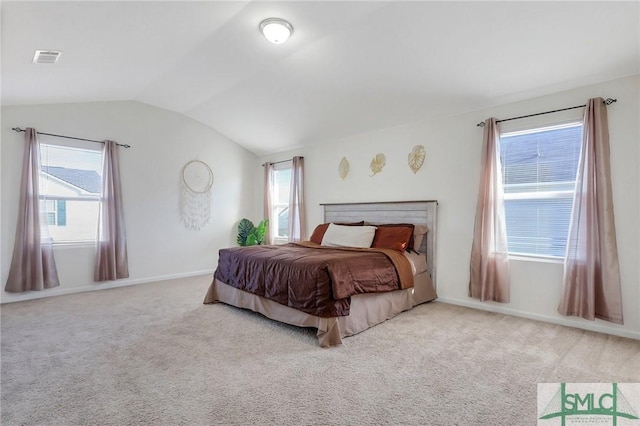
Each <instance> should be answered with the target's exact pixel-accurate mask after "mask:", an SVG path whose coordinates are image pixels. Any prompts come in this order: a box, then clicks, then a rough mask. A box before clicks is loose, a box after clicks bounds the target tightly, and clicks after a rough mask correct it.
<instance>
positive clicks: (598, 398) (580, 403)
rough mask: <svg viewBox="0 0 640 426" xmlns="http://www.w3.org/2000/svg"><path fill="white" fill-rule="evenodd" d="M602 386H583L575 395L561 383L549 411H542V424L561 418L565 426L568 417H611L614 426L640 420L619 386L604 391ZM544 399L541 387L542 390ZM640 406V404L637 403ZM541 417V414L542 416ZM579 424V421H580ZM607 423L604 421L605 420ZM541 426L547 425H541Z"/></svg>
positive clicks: (580, 385) (578, 387)
mask: <svg viewBox="0 0 640 426" xmlns="http://www.w3.org/2000/svg"><path fill="white" fill-rule="evenodd" d="M603 385H606V386H608V385H609V384H602V383H590V384H587V383H582V384H576V385H575V386H573V390H572V391H571V392H568V391H567V384H566V383H560V387H559V388H558V391H557V392H556V393H555V394H554V395H553V397H552V398H551V400H550V401H549V403H548V404H547V406H546V408H545V409H544V410H543V411H542V415H541V416H540V417H539V419H540V420H548V419H553V418H560V420H561V425H562V426H565V424H566V419H567V417H571V416H581V417H582V419H585V420H586V418H587V417H589V416H607V417H610V419H607V420H610V421H611V422H612V423H610V424H612V425H613V426H616V425H617V424H618V418H620V417H621V418H625V419H631V420H638V419H639V418H638V414H637V413H636V411H634V409H633V407H632V404H631V403H630V402H629V401H628V400H627V398H626V397H625V396H624V394H623V393H622V392H621V391H620V388H619V387H618V384H617V383H611V388H610V389H611V390H610V391H609V388H607V389H606V390H603ZM538 395H540V387H538ZM634 403H635V404H634V405H637V401H634ZM539 414H540V413H539ZM576 420H578V419H577V418H576ZM603 420H604V419H603ZM539 424H544V423H543V422H539Z"/></svg>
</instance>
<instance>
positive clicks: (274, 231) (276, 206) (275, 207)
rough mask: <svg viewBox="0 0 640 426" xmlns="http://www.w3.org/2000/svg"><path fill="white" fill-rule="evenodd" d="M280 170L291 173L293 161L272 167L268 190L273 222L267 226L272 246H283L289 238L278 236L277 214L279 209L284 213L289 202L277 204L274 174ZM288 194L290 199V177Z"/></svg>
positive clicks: (276, 185)
mask: <svg viewBox="0 0 640 426" xmlns="http://www.w3.org/2000/svg"><path fill="white" fill-rule="evenodd" d="M282 170H289V171H290V172H293V160H287V161H282V162H279V163H275V164H274V165H273V169H272V173H273V176H272V179H271V182H272V187H271V188H270V191H271V218H272V220H273V221H274V223H273V224H269V228H270V230H271V232H272V240H273V243H274V244H284V243H287V242H289V236H288V235H284V236H283V235H279V234H278V228H279V226H278V218H279V212H278V210H279V209H281V211H284V210H286V209H288V208H289V200H288V199H287V202H286V203H280V202H278V200H277V199H278V196H277V193H278V184H277V179H276V172H279V171H282ZM288 194H289V197H287V198H290V197H291V176H290V177H289V189H288Z"/></svg>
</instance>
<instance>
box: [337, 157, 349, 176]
mask: <svg viewBox="0 0 640 426" xmlns="http://www.w3.org/2000/svg"><path fill="white" fill-rule="evenodd" d="M348 174H349V160H347V157H342V160H340V164H339V165H338V175H340V178H341V179H342V180H344V179H345V178H346V177H347V175H348Z"/></svg>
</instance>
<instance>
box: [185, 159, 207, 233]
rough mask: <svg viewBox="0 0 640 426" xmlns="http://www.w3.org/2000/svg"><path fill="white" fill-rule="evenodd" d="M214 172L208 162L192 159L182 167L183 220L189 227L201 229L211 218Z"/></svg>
mask: <svg viewBox="0 0 640 426" xmlns="http://www.w3.org/2000/svg"><path fill="white" fill-rule="evenodd" d="M212 186H213V172H212V171H211V169H210V168H209V166H208V165H207V163H205V162H203V161H200V160H191V161H189V162H188V163H187V164H185V165H184V167H183V168H182V211H181V213H182V221H183V222H184V224H185V226H186V227H187V228H191V229H196V230H198V229H200V228H202V227H203V226H205V225H206V224H207V223H209V219H210V218H211V187H212Z"/></svg>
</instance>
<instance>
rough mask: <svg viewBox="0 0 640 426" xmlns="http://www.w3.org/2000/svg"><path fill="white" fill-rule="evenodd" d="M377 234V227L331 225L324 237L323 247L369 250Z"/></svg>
mask: <svg viewBox="0 0 640 426" xmlns="http://www.w3.org/2000/svg"><path fill="white" fill-rule="evenodd" d="M375 234H376V227H375V226H344V225H336V224H335V223H331V224H329V227H328V228H327V231H326V232H325V233H324V235H323V236H322V245H323V246H330V247H359V248H369V247H371V242H372V241H373V237H374V236H375Z"/></svg>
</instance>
